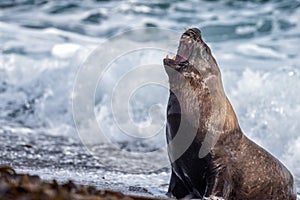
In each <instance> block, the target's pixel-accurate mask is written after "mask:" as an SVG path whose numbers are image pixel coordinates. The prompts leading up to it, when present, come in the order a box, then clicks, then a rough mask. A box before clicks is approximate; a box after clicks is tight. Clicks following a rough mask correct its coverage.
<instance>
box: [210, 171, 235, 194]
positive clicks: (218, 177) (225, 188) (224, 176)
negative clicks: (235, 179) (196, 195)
mask: <svg viewBox="0 0 300 200" xmlns="http://www.w3.org/2000/svg"><path fill="white" fill-rule="evenodd" d="M232 189H233V185H232V177H231V176H230V175H229V173H228V168H226V167H224V168H222V169H217V170H215V172H214V173H213V174H211V176H210V177H209V178H208V180H207V187H206V191H205V195H204V196H205V198H206V199H210V198H212V197H214V198H216V199H226V200H228V199H229V197H230V196H231V193H232ZM205 198H204V199H205Z"/></svg>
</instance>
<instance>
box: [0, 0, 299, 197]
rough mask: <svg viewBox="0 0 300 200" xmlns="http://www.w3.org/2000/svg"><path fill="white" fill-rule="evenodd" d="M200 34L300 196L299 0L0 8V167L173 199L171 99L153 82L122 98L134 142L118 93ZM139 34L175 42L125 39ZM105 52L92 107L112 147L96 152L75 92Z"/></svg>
mask: <svg viewBox="0 0 300 200" xmlns="http://www.w3.org/2000/svg"><path fill="white" fill-rule="evenodd" d="M190 27H198V28H200V29H201V31H202V35H203V38H204V40H205V41H206V42H207V43H208V44H209V46H210V47H211V49H212V52H213V54H214V56H215V58H216V60H217V62H218V64H219V67H220V69H221V72H222V79H223V84H224V87H225V91H226V94H227V96H228V98H229V99H230V101H231V103H232V105H233V107H234V109H235V111H236V114H237V116H238V119H239V123H240V126H241V128H242V129H243V131H244V133H245V134H246V135H247V136H248V137H250V138H251V139H252V140H254V141H255V142H257V143H258V144H260V145H261V146H263V147H264V148H265V149H267V150H268V151H269V152H271V153H272V154H273V155H275V156H276V157H277V158H279V159H280V160H281V161H282V162H283V163H284V164H285V165H286V166H287V167H288V168H289V169H290V170H291V172H292V173H293V174H294V178H295V182H296V187H297V190H298V191H300V167H299V166H300V134H299V130H300V123H299V120H300V92H299V91H300V67H299V63H300V53H299V47H298V46H299V44H300V1H299V0H285V1H279V0H273V1H267V0H264V1H263V0H252V1H250V0H249V1H233V0H224V1H221V0H220V1H218V0H213V1H209V0H206V1H194V0H186V1H172V2H170V1H151V2H150V1H135V0H130V1H129V0H128V1H113V0H108V1H98V0H86V1H79V0H75V1H74V0H72V1H71V0H62V1H50V0H2V1H0V50H1V54H0V136H1V137H0V144H1V145H0V148H1V153H0V154H1V159H0V164H10V165H12V166H14V167H15V168H16V169H17V171H19V172H26V173H32V174H38V175H40V176H42V177H43V178H45V179H48V180H51V179H53V178H55V179H58V180H59V181H66V180H68V179H73V180H75V182H77V183H81V184H93V185H96V186H98V187H99V188H108V189H115V190H119V191H123V192H126V193H136V194H144V195H156V196H164V193H165V192H166V190H167V186H168V181H169V174H170V169H169V167H168V163H167V162H168V161H167V156H166V154H165V151H164V150H163V149H161V147H162V146H165V137H164V133H163V132H164V131H163V130H164V124H165V110H166V102H167V98H168V90H167V88H165V87H163V86H164V85H163V84H162V85H158V84H153V85H151V84H147V85H143V87H141V88H138V90H134V91H130V92H132V96H131V97H132V98H131V99H130V100H129V101H128V102H127V101H124V102H125V103H126V104H123V103H124V102H123V101H122V98H119V99H117V100H119V101H116V102H117V103H116V104H117V105H122V106H123V107H126V106H128V107H129V108H128V110H125V111H128V112H125V111H124V110H122V112H118V113H117V117H120V120H121V121H122V119H123V117H124V116H125V117H126V116H127V117H128V115H129V116H130V119H132V121H133V124H134V125H135V126H136V127H137V128H136V129H135V130H138V131H137V132H135V133H134V134H133V135H130V134H129V135H128V134H127V135H126V134H124V133H123V132H124V131H123V129H122V127H123V128H126V127H127V126H125V125H126V123H124V124H125V125H124V124H122V123H121V125H120V124H116V123H115V122H116V120H118V118H116V115H115V113H114V112H113V111H112V109H111V103H112V102H114V101H111V99H112V96H113V95H112V91H113V90H114V88H116V87H117V86H118V87H120V86H124V87H123V88H122V87H121V89H120V90H122V91H123V90H125V91H127V90H126V88H127V89H128V88H131V85H130V84H127V83H128V81H127V82H125V84H122V81H120V80H121V78H122V77H123V78H124V77H125V75H127V74H128V72H132V71H134V70H135V69H136V68H135V66H141V65H155V66H160V65H161V69H162V68H163V66H162V59H163V57H164V56H165V55H166V54H168V52H167V51H166V50H165V49H163V50H158V49H154V50H153V49H152V50H151V49H150V50H149V48H148V47H149V46H153V47H159V46H160V45H161V44H162V43H164V42H165V41H169V42H170V46H168V50H169V51H171V53H169V55H172V52H173V54H174V52H176V48H177V45H178V40H179V37H180V34H181V33H182V32H184V31H185V30H186V29H187V28H190ZM132 29H133V30H168V31H170V32H172V33H173V34H168V33H169V32H168V31H166V32H164V31H159V32H152V33H150V36H151V37H147V34H149V33H148V31H144V32H142V31H140V32H139V31H137V32H135V31H133V32H134V33H135V35H134V34H133V35H130V34H129V35H126V37H119V36H120V35H121V36H122V35H124V32H126V31H127V32H128V31H129V32H130V30H132ZM150 32H151V31H150ZM162 33H167V34H162ZM113 38H117V40H115V41H114V40H113ZM149 38H150V39H149ZM151 38H152V39H151ZM105 44H109V45H110V48H107V50H106V51H102V52H103V54H100V57H99V59H98V60H97V59H95V60H93V59H90V60H92V61H91V62H92V64H93V65H97V66H99V70H100V68H101V67H102V66H101V64H103V63H104V59H106V58H110V57H113V58H114V60H113V62H111V63H110V65H109V70H107V71H105V75H104V76H103V79H101V80H99V81H98V82H97V87H95V94H94V98H93V99H92V102H93V103H94V104H93V106H94V108H93V112H94V114H95V118H96V121H97V123H98V124H100V126H101V127H102V132H104V134H105V137H106V138H108V139H109V140H108V141H109V143H107V141H106V143H105V144H102V139H103V138H102V137H99V138H97V140H96V142H95V143H96V144H90V146H89V144H88V145H87V143H85V141H89V142H90V141H93V140H95V138H94V136H95V135H94V134H91V132H93V130H94V129H88V130H89V131H87V133H82V132H81V133H79V134H78V132H77V130H76V127H77V128H78V123H77V122H76V119H75V121H74V104H73V103H74V102H73V100H74V98H76V95H77V96H78V95H81V96H84V95H85V94H83V93H79V94H77V93H76V84H77V83H78V82H76V81H78V79H77V78H78V77H79V76H80V72H81V70H82V69H84V66H86V64H87V63H88V62H89V58H90V56H91V54H92V53H93V52H95V51H94V50H95V49H97V48H98V49H99V47H100V48H101V46H102V47H103V46H104V45H105ZM141 46H142V47H144V48H137V50H136V51H130V52H127V53H126V54H124V55H122V56H120V57H114V56H116V52H126V50H128V49H129V47H130V48H131V47H141ZM147 48H148V49H147ZM97 55H98V54H97ZM155 69H158V70H157V71H155V74H152V76H151V77H157V76H159V77H162V80H163V81H162V82H163V83H165V82H164V81H166V77H163V76H166V75H165V74H164V73H163V72H162V71H159V69H160V68H159V67H158V68H155ZM134 73H135V77H147V75H148V71H141V72H140V71H138V70H135V71H134ZM90 76H92V74H90ZM90 76H87V77H85V79H84V80H86V83H89V81H90ZM129 77H130V76H129ZM132 79H133V78H132V77H131V78H130V79H129V80H132ZM116 83H118V84H116ZM87 85H88V84H87ZM74 88H75V89H74ZM113 94H114V93H113ZM121 103H122V104H121ZM82 109H83V110H84V108H82ZM75 111H76V108H75ZM123 111H124V112H123ZM123 114H124V116H123ZM125 114H126V115H125ZM127 114H128V115H127ZM151 116H152V118H151ZM75 118H76V114H75ZM155 119H156V121H155ZM149 124H154V125H153V126H149ZM123 125H124V126H123ZM145 127H146V128H145ZM147 127H148V129H147ZM149 127H150V128H149ZM91 130H92V131H91ZM129 132H130V131H129ZM127 133H128V131H127ZM85 139H86V140H85ZM100 143H101V145H97V144H100ZM120 150H122V152H123V153H120V152H121V151H120ZM95 152H96V155H95ZM149 152H152V153H150V154H149V155H148V154H147V153H149ZM91 153H92V154H93V155H94V156H92V155H91ZM299 199H300V198H299Z"/></svg>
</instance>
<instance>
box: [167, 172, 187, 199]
mask: <svg viewBox="0 0 300 200" xmlns="http://www.w3.org/2000/svg"><path fill="white" fill-rule="evenodd" d="M168 195H173V196H175V197H176V198H177V199H180V198H184V197H186V196H187V195H189V192H188V190H187V188H186V187H185V184H184V183H183V182H182V180H181V179H180V178H179V177H178V176H177V175H176V174H175V173H174V172H173V170H172V175H171V180H170V184H169V189H168Z"/></svg>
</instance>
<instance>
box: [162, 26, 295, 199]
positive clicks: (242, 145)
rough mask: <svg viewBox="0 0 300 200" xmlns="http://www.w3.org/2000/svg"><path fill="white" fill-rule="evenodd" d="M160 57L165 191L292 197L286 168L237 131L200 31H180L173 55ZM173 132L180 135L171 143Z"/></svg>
mask: <svg viewBox="0 0 300 200" xmlns="http://www.w3.org/2000/svg"><path fill="white" fill-rule="evenodd" d="M163 62H164V67H165V70H166V72H167V75H168V77H169V83H170V97H169V102H168V108H167V128H166V129H167V130H166V135H167V143H168V153H169V158H170V160H171V168H172V175H171V180H170V184H169V190H168V193H169V194H170V195H173V196H175V197H176V198H183V197H186V198H200V199H210V198H211V199H213V197H214V199H216V198H218V199H226V200H275V199H277V200H295V199H296V191H295V189H294V181H293V177H292V175H291V173H290V172H289V171H288V169H287V168H286V167H285V166H284V165H283V164H282V163H281V162H280V161H279V160H277V159H276V158H275V157H273V156H272V155H271V154H270V153H268V152H267V151H266V150H264V149H263V148H262V147H260V146H258V145H257V144H255V143H254V142H253V141H251V140H250V139H248V138H247V137H246V136H245V135H244V134H243V132H242V130H241V128H240V126H239V123H238V121H237V117H236V115H235V112H234V110H233V108H232V106H231V104H230V102H229V100H228V98H227V97H226V95H225V93H224V89H223V85H222V80H221V74H220V70H219V68H218V65H217V63H216V60H215V59H214V57H213V56H212V54H211V50H210V48H209V47H208V46H207V44H206V43H205V42H204V41H203V40H202V37H201V32H200V30H199V29H197V28H192V29H189V30H187V31H186V32H185V33H183V35H182V36H181V38H180V43H179V47H178V52H177V55H176V57H174V58H173V59H171V58H168V57H166V58H165V59H164V60H163ZM193 131H194V132H195V133H193ZM179 135H180V136H179ZM177 136H178V137H179V138H181V139H177V141H176V142H174V141H173V140H175V138H176V137H177ZM185 137H186V138H187V139H186V140H190V142H185V139H184V138H185ZM191 137H192V140H191V139H190V138H191ZM180 140H181V141H182V143H181V142H178V141H180ZM187 144H188V146H186V145H187ZM183 150H184V151H183ZM181 151H182V152H181Z"/></svg>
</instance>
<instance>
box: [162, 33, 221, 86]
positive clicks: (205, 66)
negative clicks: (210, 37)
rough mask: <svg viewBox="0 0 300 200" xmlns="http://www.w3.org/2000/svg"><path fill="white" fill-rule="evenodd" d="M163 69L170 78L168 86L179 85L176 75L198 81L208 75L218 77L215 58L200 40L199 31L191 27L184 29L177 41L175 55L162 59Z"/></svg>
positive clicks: (218, 72) (218, 71)
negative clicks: (177, 45)
mask: <svg viewBox="0 0 300 200" xmlns="http://www.w3.org/2000/svg"><path fill="white" fill-rule="evenodd" d="M164 66H165V70H166V72H167V74H168V76H169V78H170V86H171V87H172V86H175V85H177V86H179V85H178V83H179V82H177V83H176V84H175V85H173V84H172V83H173V82H174V81H175V82H176V79H178V75H182V76H184V77H186V79H187V80H190V81H193V82H194V81H195V79H197V80H198V82H201V81H204V80H205V79H206V78H209V77H210V76H214V77H218V78H219V79H220V70H219V68H218V65H217V63H216V60H215V59H214V57H213V56H212V54H211V50H210V48H209V47H208V46H207V44H206V43H205V42H204V41H203V40H202V35H201V31H200V30H199V29H197V28H191V29H188V30H187V31H185V32H184V33H183V34H182V36H181V38H180V42H179V47H178V51H177V55H176V56H175V57H174V58H173V59H170V58H168V57H167V58H165V59H164ZM174 89H175V88H174Z"/></svg>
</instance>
